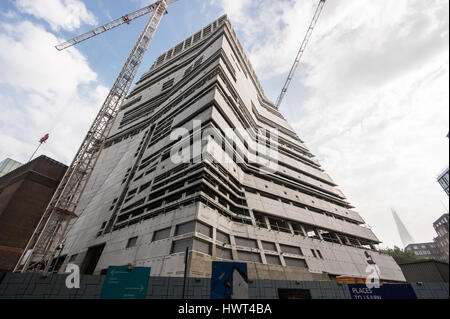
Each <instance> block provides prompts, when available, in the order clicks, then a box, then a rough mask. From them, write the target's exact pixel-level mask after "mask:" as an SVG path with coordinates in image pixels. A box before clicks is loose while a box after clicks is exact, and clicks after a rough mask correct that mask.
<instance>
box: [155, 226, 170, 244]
mask: <svg viewBox="0 0 450 319" xmlns="http://www.w3.org/2000/svg"><path fill="white" fill-rule="evenodd" d="M169 237H170V227H167V228H164V229H160V230H157V231H155V232H154V233H153V240H152V241H158V240H162V239H166V238H169Z"/></svg>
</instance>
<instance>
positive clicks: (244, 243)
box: [235, 237, 258, 248]
mask: <svg viewBox="0 0 450 319" xmlns="http://www.w3.org/2000/svg"><path fill="white" fill-rule="evenodd" d="M235 242H236V246H241V247H248V248H258V244H257V242H256V240H254V239H250V238H243V237H235Z"/></svg>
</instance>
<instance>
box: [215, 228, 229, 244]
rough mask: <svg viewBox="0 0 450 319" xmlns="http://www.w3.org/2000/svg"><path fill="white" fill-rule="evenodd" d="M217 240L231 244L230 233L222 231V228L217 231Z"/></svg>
mask: <svg viewBox="0 0 450 319" xmlns="http://www.w3.org/2000/svg"><path fill="white" fill-rule="evenodd" d="M216 240H218V241H220V242H222V243H224V244H230V235H228V234H225V233H223V232H221V231H220V230H217V231H216Z"/></svg>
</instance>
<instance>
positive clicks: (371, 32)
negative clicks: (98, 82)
mask: <svg viewBox="0 0 450 319" xmlns="http://www.w3.org/2000/svg"><path fill="white" fill-rule="evenodd" d="M317 3H318V1H307V2H306V1H276V2H273V1H268V0H258V1H233V0H231V1H230V0H213V1H212V4H218V5H220V6H222V8H223V9H224V11H226V12H227V13H228V15H229V17H230V19H231V22H232V24H233V26H234V27H235V29H236V30H237V33H238V35H239V36H240V38H241V42H242V44H243V46H244V47H245V48H246V49H247V51H248V52H249V56H250V60H251V61H252V64H253V66H254V67H255V69H256V73H257V74H258V75H259V76H260V78H261V79H262V80H263V81H262V82H263V86H264V88H265V90H266V92H268V93H270V92H271V93H272V96H271V97H272V98H273V99H274V98H275V97H276V94H279V90H280V89H281V86H282V84H283V83H282V81H283V80H284V77H285V76H286V75H287V72H288V71H289V69H290V67H291V64H292V63H293V60H294V57H295V55H296V53H297V50H298V48H299V46H300V43H301V41H302V39H303V37H304V35H305V33H306V30H307V28H308V26H309V23H310V21H311V18H312V16H313V14H314V10H315V9H316V6H317ZM448 75H449V67H448V2H447V1H444V0H434V1H427V2H424V1H420V0H416V1H413V0H409V1H407V0H398V1H391V0H378V1H369V0H366V1H361V0H354V1H350V0H348V1H333V0H328V1H327V2H326V4H325V7H324V11H323V13H322V16H321V18H320V20H319V22H318V24H317V26H316V29H315V31H314V33H313V36H312V38H311V41H310V43H309V45H308V47H307V49H306V52H305V54H304V56H303V59H302V63H301V65H300V68H299V69H298V71H297V74H296V76H295V78H294V82H293V83H292V85H291V89H290V91H289V92H288V94H287V96H286V98H285V100H284V104H283V105H282V107H281V111H282V113H284V114H285V116H286V118H288V119H290V122H291V124H292V125H293V126H294V127H295V129H296V131H297V132H298V134H299V136H300V137H301V138H302V139H303V140H305V141H306V143H307V144H308V145H309V146H310V148H311V150H312V152H313V153H314V154H315V155H317V157H318V158H319V159H320V160H321V161H322V164H323V166H324V168H325V169H326V170H327V172H328V173H329V174H330V175H331V176H332V177H333V178H334V179H335V180H336V181H337V183H338V184H339V185H340V186H341V188H342V190H343V191H344V193H345V194H346V195H347V196H348V198H349V200H350V202H351V203H352V204H354V205H355V206H357V210H358V211H359V212H360V213H361V215H362V216H363V218H365V219H366V220H367V222H368V223H369V224H371V225H372V226H374V232H375V233H376V234H377V235H378V236H379V237H380V238H381V240H383V241H385V242H386V243H387V244H389V245H391V246H392V245H393V244H398V245H400V240H399V238H398V235H397V233H396V229H395V224H394V221H393V219H392V216H391V212H390V208H391V207H396V208H397V211H398V213H399V215H400V217H401V218H402V219H403V220H404V223H405V224H406V225H407V227H409V229H410V232H411V233H412V235H413V237H415V238H416V239H417V240H418V241H431V240H432V238H433V236H435V232H434V230H433V228H432V222H433V221H434V220H435V219H437V218H438V217H439V216H440V214H441V213H443V210H444V209H443V207H442V204H441V200H444V201H446V202H447V203H448V197H447V196H446V195H445V193H444V192H443V191H442V190H441V189H440V187H439V185H438V183H437V182H436V175H437V174H438V173H439V172H440V171H441V170H442V169H443V168H444V167H446V166H448V140H447V139H446V138H445V135H446V134H447V132H448V127H449V122H448V115H449V110H448V104H449V94H448V84H449V80H448Z"/></svg>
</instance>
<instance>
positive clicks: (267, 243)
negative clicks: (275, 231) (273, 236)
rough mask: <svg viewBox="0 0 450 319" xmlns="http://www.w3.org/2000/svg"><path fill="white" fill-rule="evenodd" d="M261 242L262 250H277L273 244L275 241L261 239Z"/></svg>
mask: <svg viewBox="0 0 450 319" xmlns="http://www.w3.org/2000/svg"><path fill="white" fill-rule="evenodd" d="M261 244H262V246H263V249H264V250H268V251H277V246H276V245H275V243H272V242H270V241H262V242H261Z"/></svg>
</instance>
